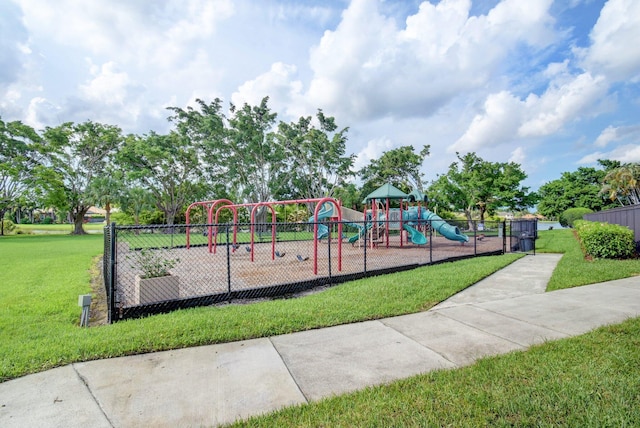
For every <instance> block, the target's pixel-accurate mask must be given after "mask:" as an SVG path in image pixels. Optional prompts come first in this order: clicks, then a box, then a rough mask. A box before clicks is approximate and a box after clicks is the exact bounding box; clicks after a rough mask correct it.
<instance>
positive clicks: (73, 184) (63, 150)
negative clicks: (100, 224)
mask: <svg viewBox="0 0 640 428" xmlns="http://www.w3.org/2000/svg"><path fill="white" fill-rule="evenodd" d="M44 139H45V140H46V147H45V152H46V160H47V166H46V167H45V168H41V169H40V171H39V172H40V176H39V181H40V184H41V185H42V186H43V189H44V192H45V201H46V202H47V203H48V204H50V205H52V206H55V207H57V208H59V209H60V210H61V211H67V212H68V213H69V217H70V219H71V221H72V222H73V224H74V229H73V234H76V235H79V234H84V233H85V231H84V229H83V228H82V224H83V221H84V216H85V214H86V213H87V210H88V209H89V208H90V207H91V206H92V205H96V204H97V203H98V200H97V199H96V197H95V193H93V192H92V191H91V188H92V186H93V185H94V182H95V181H96V180H98V179H99V178H100V177H102V176H103V174H104V172H105V171H106V167H107V165H108V163H109V162H110V161H111V159H112V158H113V156H114V154H115V153H116V152H117V149H118V148H119V146H120V145H121V143H122V134H121V131H120V128H118V127H116V126H111V125H103V124H100V123H96V122H92V121H87V122H84V123H81V124H73V123H70V122H69V123H64V124H62V125H60V126H57V127H54V128H50V127H47V128H46V130H45V131H44Z"/></svg>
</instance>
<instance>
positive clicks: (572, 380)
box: [0, 230, 640, 427]
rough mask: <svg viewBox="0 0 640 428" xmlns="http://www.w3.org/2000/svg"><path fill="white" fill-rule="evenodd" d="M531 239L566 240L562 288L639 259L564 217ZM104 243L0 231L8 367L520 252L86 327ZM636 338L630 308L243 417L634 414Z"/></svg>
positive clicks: (0, 315)
mask: <svg viewBox="0 0 640 428" xmlns="http://www.w3.org/2000/svg"><path fill="white" fill-rule="evenodd" d="M537 245H538V251H550V252H551V251H554V252H565V257H563V259H562V260H561V262H560V264H559V265H558V268H557V269H556V271H555V272H554V275H553V278H552V281H555V282H556V283H557V286H556V288H563V287H566V286H576V285H580V284H581V283H587V282H598V281H603V280H606V279H613V278H619V277H623V276H629V275H632V274H638V273H640V264H638V263H639V262H638V260H631V261H595V262H594V261H587V260H584V257H583V256H582V255H581V254H582V253H581V252H580V249H579V245H578V243H577V241H576V240H575V239H574V238H573V236H572V234H571V231H568V230H553V231H548V232H547V231H545V232H540V239H539V240H538V242H537ZM101 251H102V237H101V236H91V235H90V236H82V237H74V236H66V235H47V236H43V235H38V236H11V237H3V238H0V260H2V263H3V269H1V270H0V339H1V342H0V343H1V344H0V364H1V366H0V370H1V371H0V380H7V379H10V378H13V377H17V376H21V375H24V374H26V373H31V372H36V371H40V370H45V369H48V368H51V367H55V366H59V365H63V364H67V363H70V362H73V361H82V360H90V359H96V358H105V357H110V356H117V355H127V354H134V353H141V352H148V351H154V350H162V349H171V348H180V347H186V346H195V345H202V344H207V343H219V342H226V341H232V340H239V339H246V338H252V337H260V336H269V335H274V334H282V333H287V332H293V331H299V330H305V329H310V328H316V327H321V326H328V325H337V324H342V323H348V322H354V321H360V320H366V319H374V318H380V317H387V316H392V315H398V314H402V313H410V312H415V311H421V310H425V309H428V308H430V307H431V306H433V305H434V304H435V303H437V302H439V301H441V300H444V299H445V298H446V297H448V296H450V295H452V294H455V293H456V292H457V291H459V290H461V289H463V288H465V287H466V286H467V285H470V284H472V283H475V282H477V281H478V280H479V279H480V278H482V277H484V276H486V275H488V274H490V273H491V272H493V271H495V270H497V269H499V268H500V267H502V266H505V265H506V264H508V263H511V262H512V261H513V260H515V259H516V258H517V257H519V256H518V255H505V256H498V257H488V258H478V259H470V260H463V261H459V262H455V263H447V264H442V265H436V266H430V267H425V268H421V269H417V270H413V271H409V272H401V273H397V274H392V275H386V276H380V277H376V278H369V279H366V280H360V281H354V282H350V283H345V284H342V285H340V286H336V287H334V288H331V289H329V290H327V291H325V292H323V293H318V294H314V295H310V296H307V297H304V298H300V299H289V300H275V301H269V302H263V303H257V304H252V305H231V306H223V307H208V308H197V309H190V310H184V311H176V312H173V313H171V314H166V315H158V316H153V317H149V318H145V319H140V320H130V321H125V322H120V323H116V324H114V325H109V326H102V327H93V328H89V329H82V328H79V327H78V321H79V317H80V308H78V307H77V296H78V294H84V293H86V292H88V291H89V286H88V281H89V276H90V275H89V272H88V271H89V268H90V266H91V261H92V258H93V257H94V256H96V255H98V254H100V253H101ZM577 271H580V273H579V274H578V273H577ZM576 278H579V279H576ZM585 279H586V281H587V282H584V281H585ZM639 346H640V319H632V320H629V321H627V322H625V323H623V324H620V325H616V326H610V327H606V328H602V329H599V330H596V331H594V332H591V333H588V334H586V335H582V336H579V337H576V338H571V339H565V340H560V341H554V342H549V343H545V344H543V345H540V346H535V347H532V348H530V349H529V350H528V351H526V352H514V353H510V354H507V355H503V356H499V357H493V358H486V359H482V360H480V361H479V362H478V363H476V364H474V365H472V366H469V367H466V368H463V369H458V370H449V371H437V372H433V373H429V374H427V375H423V376H417V377H413V378H410V379H406V380H403V381H399V382H394V383H392V384H390V385H386V386H380V387H375V388H368V389H366V390H364V391H360V392H357V393H353V394H348V395H344V396H340V397H334V398H330V399H326V400H322V401H320V402H318V403H313V404H310V405H303V406H295V407H291V408H287V409H284V410H282V411H280V412H276V413H273V414H270V415H266V416H263V417H260V418H255V419H251V420H250V421H247V422H242V423H239V424H238V425H246V426H332V427H333V426H337V427H340V426H344V427H349V426H639V425H640V389H639V388H638V385H640V370H638V367H640V353H639V352H638V347H639Z"/></svg>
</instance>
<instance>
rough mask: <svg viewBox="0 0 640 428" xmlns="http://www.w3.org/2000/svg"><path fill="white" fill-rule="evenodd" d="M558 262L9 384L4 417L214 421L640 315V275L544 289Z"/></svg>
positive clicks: (537, 259)
mask: <svg viewBox="0 0 640 428" xmlns="http://www.w3.org/2000/svg"><path fill="white" fill-rule="evenodd" d="M559 259H560V255H550V254H538V255H535V256H527V257H524V258H522V259H520V260H518V261H517V262H515V263H513V264H511V265H510V266H508V267H506V268H504V269H502V270H501V271H500V272H497V273H496V274H494V275H491V276H490V277H488V278H486V279H484V280H482V281H480V282H479V283H477V284H476V285H474V286H472V287H470V288H468V289H467V290H465V291H463V292H461V293H459V294H457V295H456V296H453V297H452V298H450V299H448V300H447V301H445V302H442V303H441V304H439V305H438V306H436V307H434V308H433V309H431V310H429V311H427V312H423V313H418V314H413V315H405V316H400V317H394V318H387V319H382V320H377V321H369V322H362V323H356V324H349V325H343V326H337V327H331V328H325V329H319V330H312V331H306V332H300V333H293V334H287V335H283V336H276V337H271V338H264V339H255V340H247V341H242V342H235V343H228V344H221V345H211V346H202V347H197V348H188V349H181V350H175V351H166V352H158V353H153V354H145V355H137V356H131V357H121V358H112V359H107V360H99V361H91V362H85V363H77V364H71V365H68V366H65V367H61V368H57V369H53V370H49V371H46V372H43V373H37V374H34V375H29V376H25V377H23V378H19V379H15V380H11V381H8V382H4V383H1V384H0V426H2V427H24V426H38V427H46V426H51V427H60V426H65V427H76V426H77V427H86V426H91V427H138V426H154V427H160V426H167V427H168V426H171V427H173V426H215V425H218V424H223V423H228V422H232V421H235V420H237V419H240V418H246V417H248V416H251V415H257V414H261V413H265V412H269V411H272V410H276V409H279V408H282V407H285V406H290V405H294V404H299V403H306V402H309V401H314V400H318V399H321V398H323V397H327V396H330V395H334V394H342V393H345V392H350V391H354V390H358V389H362V388H364V387H366V386H370V385H378V384H382V383H386V382H391V381H393V380H397V379H401V378H405V377H409V376H412V375H415V374H419V373H424V372H427V371H430V370H437V369H442V368H456V367H461V366H464V365H467V364H471V363H473V362H474V361H475V360H476V359H478V358H481V357H485V356H490V355H496V354H502V353H506V352H509V351H513V350H522V349H526V348H527V347H529V346H531V345H533V344H537V343H541V342H543V341H546V340H553V339H558V338H563V337H569V336H573V335H578V334H582V333H585V332H587V331H589V330H592V329H594V328H596V327H599V326H602V325H606V324H613V323H619V322H622V321H624V320H625V319H627V318H629V317H636V316H640V278H639V277H635V278H628V279H623V280H617V281H611V282H607V283H601V284H594V285H589V286H584V287H577V288H572V289H568V290H560V291H554V292H551V293H544V289H545V287H546V284H547V282H548V280H549V278H550V276H551V273H552V271H553V269H554V268H555V266H556V264H557V262H558V260H559Z"/></svg>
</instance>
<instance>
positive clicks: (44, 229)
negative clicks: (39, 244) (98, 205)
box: [16, 223, 104, 234]
mask: <svg viewBox="0 0 640 428" xmlns="http://www.w3.org/2000/svg"><path fill="white" fill-rule="evenodd" d="M82 227H83V228H84V230H85V232H87V233H102V231H103V230H104V224H102V223H87V224H85V225H83V226H82ZM16 228H17V229H20V230H23V231H25V232H27V233H35V234H64V233H71V232H73V225H72V224H68V223H65V224H17V225H16Z"/></svg>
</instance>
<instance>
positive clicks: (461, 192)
mask: <svg viewBox="0 0 640 428" xmlns="http://www.w3.org/2000/svg"><path fill="white" fill-rule="evenodd" d="M456 155H457V157H458V161H457V162H453V163H452V164H451V166H450V167H449V170H448V172H447V173H446V174H444V175H441V176H439V177H438V179H437V180H436V181H435V182H434V183H433V184H432V186H431V187H430V194H431V195H432V197H433V199H435V201H436V202H437V203H440V204H445V205H446V206H447V208H449V209H451V210H459V211H464V213H465V216H466V217H467V220H468V221H469V223H470V224H471V222H472V214H473V212H474V211H477V212H478V213H479V217H480V221H481V222H482V221H484V216H485V214H493V213H494V212H495V211H496V210H497V209H498V208H504V209H510V210H522V209H525V208H527V207H531V206H533V205H535V203H536V201H537V195H536V194H535V193H534V192H531V191H530V190H529V188H528V187H525V186H522V184H521V183H522V181H524V179H525V178H527V175H526V174H525V173H524V171H523V170H522V168H521V167H520V165H518V164H517V163H514V162H489V161H486V160H484V159H482V158H480V157H479V156H478V155H477V154H475V153H473V152H471V153H467V154H465V155H460V154H459V153H457V154H456Z"/></svg>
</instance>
